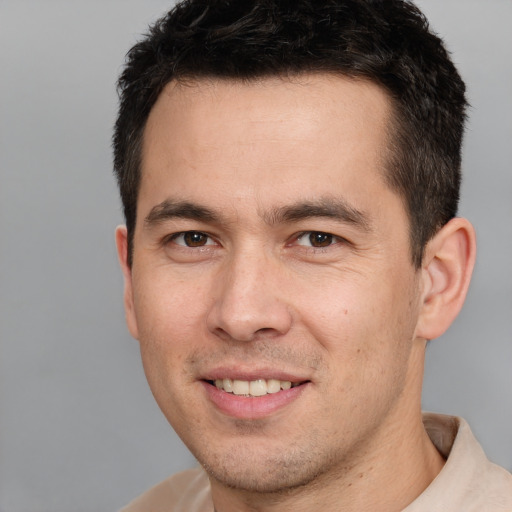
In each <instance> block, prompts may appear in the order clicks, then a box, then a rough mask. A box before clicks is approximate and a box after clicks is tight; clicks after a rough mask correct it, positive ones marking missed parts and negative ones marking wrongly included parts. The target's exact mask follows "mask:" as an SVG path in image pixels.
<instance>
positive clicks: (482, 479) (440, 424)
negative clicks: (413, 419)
mask: <svg viewBox="0 0 512 512" xmlns="http://www.w3.org/2000/svg"><path fill="white" fill-rule="evenodd" d="M423 422H424V425H425V428H426V430H427V432H428V434H429V436H430V439H431V441H432V442H433V443H434V445H435V446H436V448H437V449H438V451H439V452H440V453H441V454H442V455H443V456H444V457H445V458H446V463H445V466H444V468H443V469H442V470H441V472H440V473H439V475H438V476H437V477H436V478H435V479H434V481H433V482H432V483H431V484H430V486H429V487H428V488H427V489H425V491H424V492H423V494H422V495H421V496H419V497H418V498H417V499H416V500H415V501H414V502H413V503H412V504H411V505H409V506H408V507H407V508H406V509H405V510H406V512H424V511H431V510H443V511H446V512H452V511H453V512H460V511H463V512H510V511H512V475H511V474H510V473H509V472H508V471H506V470H505V469H503V468H501V467H499V466H497V465H496V464H493V463H492V462H490V461H489V460H488V459H487V457H486V456H485V453H484V451H483V450H482V447H481V446H480V444H479V443H478V441H477V440H476V439H475V437H474V436H473V433H472V432H471V429H470V428H469V425H468V424H467V423H466V422H465V421H464V420H463V419H462V418H457V417H453V416H444V415H441V414H425V415H424V417H423ZM404 512H405V511H404Z"/></svg>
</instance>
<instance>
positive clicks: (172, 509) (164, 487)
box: [120, 468, 213, 512]
mask: <svg viewBox="0 0 512 512" xmlns="http://www.w3.org/2000/svg"><path fill="white" fill-rule="evenodd" d="M149 510H150V511H151V512H213V505H212V501H211V495H210V482H209V480H208V477H207V475H206V473H205V472H204V470H203V469H201V468H195V469H188V470H186V471H182V472H180V473H176V474H175V475H172V476H170V477H169V478H167V479H166V480H164V481H163V482H160V483H159V484H157V485H155V487H152V488H151V489H149V490H148V491H146V492H145V493H144V494H142V495H140V496H139V497H138V498H136V499H135V500H133V501H132V502H131V503H129V504H128V505H127V506H126V507H124V508H123V509H121V510H120V512H148V511H149Z"/></svg>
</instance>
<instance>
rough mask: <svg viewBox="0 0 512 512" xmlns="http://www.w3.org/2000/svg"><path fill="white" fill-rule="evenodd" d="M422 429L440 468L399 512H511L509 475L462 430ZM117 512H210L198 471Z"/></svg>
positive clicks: (443, 423)
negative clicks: (442, 462)
mask: <svg viewBox="0 0 512 512" xmlns="http://www.w3.org/2000/svg"><path fill="white" fill-rule="evenodd" d="M423 423H424V425H425V428H426V430H427V432H428V435H429V436H430V439H431V440H432V442H433V443H434V445H435V446H436V448H437V449H438V450H439V452H440V453H441V454H442V455H443V456H444V457H445V458H446V463H445V465H444V467H443V469H442V470H441V472H440V473H439V474H438V475H437V477H436V478H435V479H434V480H433V481H432V483H431V484H430V485H429V486H428V487H427V489H425V491H423V493H422V494H421V495H420V496H418V498H416V499H415V500H414V501H413V502H412V503H411V504H410V505H408V506H407V507H406V508H405V509H404V510H403V512H512V475H511V474H510V473H508V472H507V471H505V470H504V469H503V468H500V467H499V466H496V465H495V464H493V463H492V462H490V461H489V460H488V459H487V457H486V456H485V454H484V452H483V450H482V448H481V446H480V445H479V444H478V441H477V440H476V439H475V437H474V436H473V434H472V433H471V430H470V428H469V426H468V424H467V423H466V422H465V421H464V420H463V419H462V418H456V417H453V416H444V415H441V414H432V413H425V414H424V415H423ZM121 512H214V509H213V503H212V498H211V494H210V483H209V481H208V477H207V475H206V473H205V472H204V471H203V470H202V469H200V468H197V469H189V470H187V471H183V472H181V473H177V474H176V475H173V476H171V477H170V478H168V479H167V480H164V481H163V482H162V483H160V484H158V485H157V486H156V487H153V488H152V489H150V490H149V491H147V492H146V493H144V494H143V495H141V496H140V497H139V498H137V499H136V500H134V501H133V502H132V503H130V504H129V505H128V506H126V507H125V508H123V509H122V510H121Z"/></svg>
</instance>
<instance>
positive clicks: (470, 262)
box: [416, 218, 476, 340]
mask: <svg viewBox="0 0 512 512" xmlns="http://www.w3.org/2000/svg"><path fill="white" fill-rule="evenodd" d="M475 256H476V237H475V230H474V228H473V226H472V225H471V223H470V222H469V221H468V220H467V219H462V218H454V219H452V220H450V221H449V222H448V223H447V224H445V225H444V226H443V227H442V228H441V229H440V230H439V231H438V232H437V233H436V235H435V236H434V238H432V239H431V240H430V241H429V242H428V244H427V246H426V248H425V253H424V257H423V262H422V271H421V272H422V275H421V279H422V281H423V283H422V303H421V309H420V315H419V319H418V324H417V326H416V336H417V337H419V338H424V339H427V340H431V339H433V338H437V337H439V336H441V334H443V333H444V332H445V331H446V330H447V329H448V327H449V326H450V325H451V323H452V322H453V320H454V319H455V317H456V316H457V315H458V313H459V311H460V310H461V308H462V305H463V304H464V299H465V298H466V293H467V291H468V287H469V282H470V280H471V274H472V272H473V267H474V265H475Z"/></svg>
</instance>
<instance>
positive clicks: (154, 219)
mask: <svg viewBox="0 0 512 512" xmlns="http://www.w3.org/2000/svg"><path fill="white" fill-rule="evenodd" d="M176 218H178V219H190V220H197V221H200V222H218V221H219V218H218V216H217V215H216V214H215V213H214V212H213V211H212V210H210V209H209V208H205V207H204V206H200V205H197V204H194V203H190V202H188V201H174V200H172V199H166V200H165V201H162V202H161V203H159V204H157V205H156V206H154V207H153V208H151V211H150V212H149V213H148V215H147V216H146V218H145V219H144V226H145V227H148V228H151V227H153V226H155V225H158V224H161V223H162V222H165V221H166V220H171V219H176Z"/></svg>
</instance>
